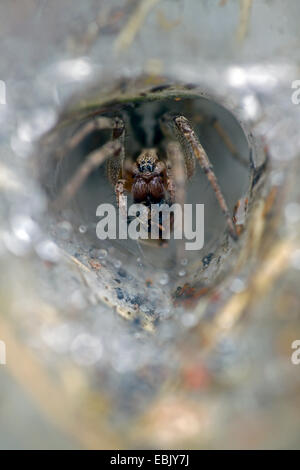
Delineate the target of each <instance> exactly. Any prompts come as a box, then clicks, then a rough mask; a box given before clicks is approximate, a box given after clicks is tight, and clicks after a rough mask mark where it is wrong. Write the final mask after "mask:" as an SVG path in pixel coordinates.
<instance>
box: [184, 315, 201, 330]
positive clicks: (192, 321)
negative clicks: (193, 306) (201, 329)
mask: <svg viewBox="0 0 300 470" xmlns="http://www.w3.org/2000/svg"><path fill="white" fill-rule="evenodd" d="M197 321H198V320H197V317H196V315H195V314H194V313H185V314H183V315H182V317H181V322H182V324H183V326H185V327H186V328H192V327H193V326H195V325H196V324H197Z"/></svg>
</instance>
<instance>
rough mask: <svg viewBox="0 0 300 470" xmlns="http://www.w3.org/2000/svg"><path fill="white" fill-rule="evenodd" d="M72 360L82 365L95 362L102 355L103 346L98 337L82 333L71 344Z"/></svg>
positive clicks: (89, 364)
mask: <svg viewBox="0 0 300 470" xmlns="http://www.w3.org/2000/svg"><path fill="white" fill-rule="evenodd" d="M70 350H71V355H72V358H73V360H74V361H75V362H76V363H77V364H79V365H82V366H91V365H92V364H95V363H96V362H97V361H98V360H99V359H100V358H101V356H102V352H103V348H102V344H101V342H100V340H99V338H96V337H94V336H91V335H89V334H87V333H82V334H79V335H78V336H76V338H75V339H74V340H73V341H72V344H71V349H70Z"/></svg>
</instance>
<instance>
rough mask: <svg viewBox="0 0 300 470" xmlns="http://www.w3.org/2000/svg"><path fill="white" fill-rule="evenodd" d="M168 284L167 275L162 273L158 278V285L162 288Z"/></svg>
mask: <svg viewBox="0 0 300 470" xmlns="http://www.w3.org/2000/svg"><path fill="white" fill-rule="evenodd" d="M168 282H169V275H168V274H167V273H162V274H161V275H160V278H159V283H160V284H161V285H162V286H166V285H167V284H168Z"/></svg>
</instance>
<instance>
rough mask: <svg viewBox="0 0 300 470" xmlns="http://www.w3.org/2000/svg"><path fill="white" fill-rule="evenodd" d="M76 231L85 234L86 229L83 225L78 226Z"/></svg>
mask: <svg viewBox="0 0 300 470" xmlns="http://www.w3.org/2000/svg"><path fill="white" fill-rule="evenodd" d="M78 230H79V233H86V232H87V227H86V226H85V225H80V226H79V228H78Z"/></svg>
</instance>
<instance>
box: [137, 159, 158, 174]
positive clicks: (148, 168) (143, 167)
mask: <svg viewBox="0 0 300 470" xmlns="http://www.w3.org/2000/svg"><path fill="white" fill-rule="evenodd" d="M139 170H140V171H141V172H142V173H146V172H147V173H148V172H150V173H152V172H153V171H154V165H153V163H151V162H150V161H147V162H142V163H140V165H139Z"/></svg>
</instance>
